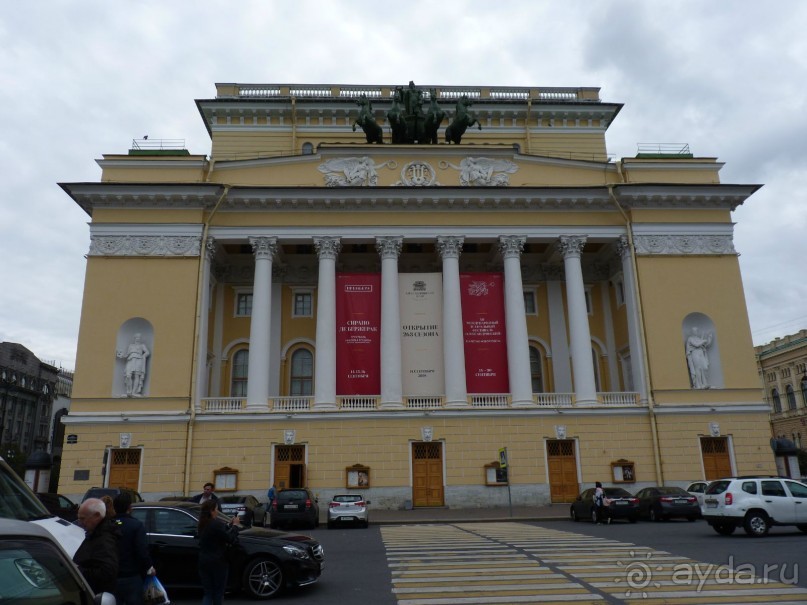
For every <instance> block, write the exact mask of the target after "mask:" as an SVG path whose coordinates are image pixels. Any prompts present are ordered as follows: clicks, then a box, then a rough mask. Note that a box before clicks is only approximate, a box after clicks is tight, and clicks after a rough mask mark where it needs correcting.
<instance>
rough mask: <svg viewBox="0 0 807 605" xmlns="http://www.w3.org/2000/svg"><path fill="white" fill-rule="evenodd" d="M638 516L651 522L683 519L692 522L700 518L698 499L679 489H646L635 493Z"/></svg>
mask: <svg viewBox="0 0 807 605" xmlns="http://www.w3.org/2000/svg"><path fill="white" fill-rule="evenodd" d="M636 497H637V498H638V499H639V515H641V516H642V517H647V518H648V519H650V520H651V521H662V520H664V519H671V518H673V517H685V518H687V519H689V520H690V521H694V520H695V519H697V518H698V517H700V516H701V509H700V506H699V505H698V499H697V498H696V497H695V496H693V495H692V494H690V493H689V492H687V491H686V490H684V489H681V488H680V487H646V488H644V489H642V490H639V492H637V494H636Z"/></svg>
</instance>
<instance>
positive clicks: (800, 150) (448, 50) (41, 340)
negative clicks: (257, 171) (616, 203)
mask: <svg viewBox="0 0 807 605" xmlns="http://www.w3.org/2000/svg"><path fill="white" fill-rule="evenodd" d="M805 31H807V2H804V1H803V0H777V1H776V2H775V3H762V2H759V1H750V0H747V1H746V0H734V1H733V2H703V1H701V0H698V1H695V0H692V1H681V2H675V1H668V2H656V1H653V2H651V1H643V0H636V1H616V0H614V1H609V0H597V1H594V0H563V1H551V2H550V1H541V0H524V1H518V0H513V1H507V0H500V1H498V2H490V1H489V0H486V1H464V2H463V1H446V0H425V1H418V0H415V1H412V0H408V1H405V2H404V1H401V2H396V3H388V2H383V1H378V0H375V1H336V0H315V1H308V0H294V1H269V0H265V1H261V2H259V1H251V2H250V1H238V0H227V1H223V0H222V1H220V2H213V1H208V0H193V1H192V2H191V1H185V0H171V1H166V0H146V1H143V0H140V1H129V2H116V1H113V0H82V1H80V2H77V1H67V0H64V1H59V0H41V1H36V2H10V1H9V2H2V4H1V5H0V116H2V121H0V129H1V130H0V174H2V182H3V187H2V192H0V255H2V265H0V266H2V269H1V271H2V287H1V288H0V341H11V342H18V343H20V344H22V345H24V346H25V347H27V348H29V349H30V350H31V351H33V352H34V353H35V354H36V355H37V356H38V357H39V358H40V359H43V360H50V361H55V362H56V364H57V365H61V366H63V367H65V368H67V369H72V368H73V367H74V363H75V354H76V342H77V335H78V326H79V318H80V314H81V298H82V290H83V285H84V268H85V258H84V255H85V254H86V253H87V251H88V249H89V229H88V226H87V223H88V221H89V217H88V216H87V215H86V214H85V213H84V212H83V211H82V210H81V209H80V208H79V207H78V206H77V205H76V204H75V203H74V202H73V201H72V200H71V199H70V198H69V197H67V195H66V194H65V193H64V192H63V191H62V190H61V189H60V188H59V187H58V186H57V183H58V182H79V181H97V180H99V178H100V175H101V170H100V168H99V167H98V165H97V164H96V163H95V160H96V159H98V158H100V157H101V155H102V154H104V153H125V152H126V151H127V150H128V149H129V147H130V146H131V142H132V139H134V138H140V137H142V136H143V135H146V134H147V135H149V137H150V138H152V139H185V141H186V146H187V149H189V150H190V152H191V153H198V154H207V153H209V151H210V138H209V136H208V134H207V131H206V130H205V128H204V126H203V123H202V120H201V118H200V117H199V114H198V112H197V110H196V107H195V105H194V99H201V98H213V97H215V94H216V93H215V86H214V84H215V83H216V82H240V83H295V84H300V83H337V84H398V83H400V84H405V83H407V82H409V80H414V81H415V82H416V83H423V84H444V85H498V86H539V87H540V86H592V87H599V88H601V92H600V94H601V98H602V99H603V100H604V101H608V102H615V103H624V104H625V107H624V108H623V110H622V112H621V113H620V114H619V116H618V117H617V119H616V120H615V121H614V123H613V124H612V125H611V127H610V129H609V130H608V133H607V135H606V137H607V138H606V141H607V144H608V151H609V154H610V155H611V156H613V157H623V156H633V155H635V153H636V146H637V144H639V143H688V144H689V145H690V147H691V150H692V152H693V153H694V154H695V155H696V156H705V157H717V158H718V160H719V161H720V162H724V163H725V167H724V168H723V170H722V171H721V173H720V176H721V181H722V182H723V183H741V184H752V183H756V184H762V185H764V187H763V188H762V189H761V190H760V191H759V192H758V193H756V194H755V195H754V196H752V197H751V198H750V199H749V200H748V201H747V202H746V203H745V204H744V205H743V206H741V207H740V208H739V209H738V210H737V211H736V212H735V214H734V220H735V222H736V223H737V227H736V230H735V242H734V243H735V247H736V249H737V251H738V252H739V253H740V264H741V268H742V274H743V283H744V285H745V293H746V299H747V303H748V310H749V316H750V320H751V329H752V334H753V338H754V343H755V344H762V343H765V342H769V341H770V340H772V339H773V338H775V337H777V336H784V335H786V334H792V333H795V332H798V331H799V330H800V329H802V328H805V327H807V305H806V304H805V301H807V237H805V234H807V117H806V114H807V35H805ZM90 321H91V318H90Z"/></svg>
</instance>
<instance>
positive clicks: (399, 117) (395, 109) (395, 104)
mask: <svg viewBox="0 0 807 605" xmlns="http://www.w3.org/2000/svg"><path fill="white" fill-rule="evenodd" d="M402 101H403V91H402V89H401V88H400V87H398V88H396V89H395V94H394V95H393V96H392V107H390V109H389V111H387V122H389V126H390V129H391V130H392V143H393V144H401V143H406V142H407V140H406V139H407V137H406V118H405V117H404V112H403V108H402V107H401V102H402Z"/></svg>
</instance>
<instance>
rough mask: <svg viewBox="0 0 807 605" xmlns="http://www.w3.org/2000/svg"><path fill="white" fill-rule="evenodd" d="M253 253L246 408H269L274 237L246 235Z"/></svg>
mask: <svg viewBox="0 0 807 605" xmlns="http://www.w3.org/2000/svg"><path fill="white" fill-rule="evenodd" d="M249 243H250V244H251V245H252V251H253V253H254V254H255V278H254V283H253V285H252V321H251V322H250V326H249V375H248V378H247V409H248V410H268V409H269V325H270V317H271V309H272V258H273V257H274V255H275V252H276V251H277V238H276V237H250V238H249Z"/></svg>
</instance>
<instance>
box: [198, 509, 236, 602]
mask: <svg viewBox="0 0 807 605" xmlns="http://www.w3.org/2000/svg"><path fill="white" fill-rule="evenodd" d="M218 514H219V509H218V508H217V507H216V502H215V500H212V499H208V500H207V501H205V502H204V503H203V504H202V511H201V514H200V515H199V528H198V529H199V532H198V533H199V578H200V579H201V580H202V588H203V589H204V597H202V605H221V604H222V600H223V599H224V591H225V589H226V588H227V575H228V571H229V567H230V562H229V560H228V557H227V547H228V546H234V545H236V544H238V531H239V528H240V526H241V521H240V520H239V519H238V515H234V516H233V518H232V519H233V520H232V524H228V523H224V522H223V521H222V520H221V519H218V518H217V517H218Z"/></svg>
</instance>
